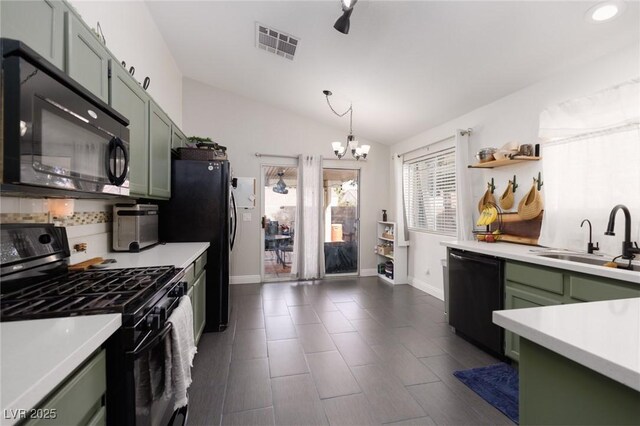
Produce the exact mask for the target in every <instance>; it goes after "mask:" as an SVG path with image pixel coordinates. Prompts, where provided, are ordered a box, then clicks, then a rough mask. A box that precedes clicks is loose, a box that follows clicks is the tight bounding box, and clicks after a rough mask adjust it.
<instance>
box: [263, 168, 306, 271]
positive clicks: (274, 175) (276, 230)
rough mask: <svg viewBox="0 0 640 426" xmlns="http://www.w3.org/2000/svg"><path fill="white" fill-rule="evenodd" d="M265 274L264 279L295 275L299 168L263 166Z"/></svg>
mask: <svg viewBox="0 0 640 426" xmlns="http://www.w3.org/2000/svg"><path fill="white" fill-rule="evenodd" d="M262 173H263V177H262V182H263V188H262V191H263V193H262V196H263V198H262V199H263V200H264V202H263V209H264V210H263V212H262V230H263V232H262V247H263V251H262V265H263V268H262V277H263V281H286V280H292V279H295V276H293V275H292V274H291V265H292V263H293V262H294V261H295V259H294V252H293V242H294V239H295V237H296V223H295V221H296V209H297V201H298V195H297V185H298V168H297V167H295V166H263V167H262Z"/></svg>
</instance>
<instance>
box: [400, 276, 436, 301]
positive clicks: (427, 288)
mask: <svg viewBox="0 0 640 426" xmlns="http://www.w3.org/2000/svg"><path fill="white" fill-rule="evenodd" d="M409 285H411V286H412V287H415V288H417V289H418V290H422V291H424V292H425V293H428V294H430V295H432V296H433V297H437V298H438V299H440V300H444V290H442V289H441V288H438V287H435V286H433V285H431V284H429V283H426V282H424V281H420V280H419V279H417V278H414V277H409Z"/></svg>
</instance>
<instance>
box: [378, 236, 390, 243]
mask: <svg viewBox="0 0 640 426" xmlns="http://www.w3.org/2000/svg"><path fill="white" fill-rule="evenodd" d="M378 239H380V240H385V241H391V242H393V238H385V237H378Z"/></svg>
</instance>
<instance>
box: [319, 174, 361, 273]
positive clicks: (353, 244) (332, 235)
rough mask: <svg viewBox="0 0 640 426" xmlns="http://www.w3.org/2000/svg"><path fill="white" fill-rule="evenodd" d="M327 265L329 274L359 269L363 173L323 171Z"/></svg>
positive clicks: (355, 271) (352, 271) (325, 259)
mask: <svg viewBox="0 0 640 426" xmlns="http://www.w3.org/2000/svg"><path fill="white" fill-rule="evenodd" d="M322 177H323V188H324V265H325V274H326V275H357V274H358V270H359V264H358V262H359V258H360V256H359V232H360V230H359V225H360V214H359V206H360V202H359V201H360V191H359V184H360V171H359V170H357V169H330V168H326V169H323V173H322Z"/></svg>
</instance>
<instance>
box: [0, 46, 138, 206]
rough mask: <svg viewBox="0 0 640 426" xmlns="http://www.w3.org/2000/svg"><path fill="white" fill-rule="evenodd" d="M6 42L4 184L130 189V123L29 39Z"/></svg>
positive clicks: (53, 189)
mask: <svg viewBox="0 0 640 426" xmlns="http://www.w3.org/2000/svg"><path fill="white" fill-rule="evenodd" d="M0 42H1V43H2V44H1V47H2V86H1V88H2V89H1V95H2V113H1V115H2V121H3V123H2V131H1V133H2V137H1V138H0V148H1V152H2V155H3V161H2V162H1V163H0V168H1V173H0V175H1V176H2V191H3V192H7V191H14V192H16V191H17V192H19V193H22V192H26V193H33V192H36V193H41V194H43V195H61V196H72V197H100V196H111V195H116V196H127V195H129V129H128V128H127V126H128V125H129V122H128V120H127V119H126V118H125V117H123V116H122V115H120V114H119V113H118V112H117V111H115V110H114V109H113V108H111V107H110V106H109V105H107V104H105V103H104V102H103V101H101V100H100V99H98V98H97V97H96V96H94V95H93V94H92V93H90V92H88V91H87V90H86V89H85V88H83V87H82V86H81V85H80V84H78V83H77V82H76V81H74V80H73V79H71V78H70V77H69V76H67V75H65V74H64V73H62V72H61V71H60V70H58V69H57V68H55V67H54V66H53V65H52V64H50V63H49V62H47V61H46V60H44V59H43V58H42V57H41V56H40V55H38V54H37V53H35V52H34V51H33V50H31V49H30V48H29V47H27V46H25V45H24V44H23V43H21V42H19V41H15V40H9V39H2V40H0Z"/></svg>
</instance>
